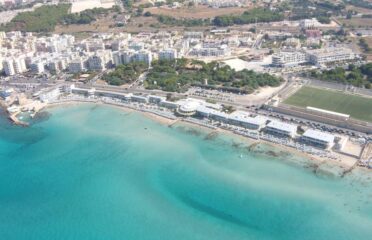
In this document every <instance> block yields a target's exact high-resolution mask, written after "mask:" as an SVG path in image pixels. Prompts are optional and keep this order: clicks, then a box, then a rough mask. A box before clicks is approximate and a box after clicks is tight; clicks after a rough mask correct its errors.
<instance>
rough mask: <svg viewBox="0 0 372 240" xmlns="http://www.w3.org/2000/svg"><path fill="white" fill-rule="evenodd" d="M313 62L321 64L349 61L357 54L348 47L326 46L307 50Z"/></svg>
mask: <svg viewBox="0 0 372 240" xmlns="http://www.w3.org/2000/svg"><path fill="white" fill-rule="evenodd" d="M307 54H308V55H309V60H310V62H311V63H312V64H315V65H321V64H324V63H330V62H339V61H349V60H353V59H355V58H356V55H355V54H354V52H353V51H352V50H351V49H348V48H325V49H316V50H310V51H307Z"/></svg>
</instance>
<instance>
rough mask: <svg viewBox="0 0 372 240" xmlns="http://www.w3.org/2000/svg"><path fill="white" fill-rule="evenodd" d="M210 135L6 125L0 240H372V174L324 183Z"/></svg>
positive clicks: (80, 122)
mask: <svg viewBox="0 0 372 240" xmlns="http://www.w3.org/2000/svg"><path fill="white" fill-rule="evenodd" d="M208 136H209V137H208ZM210 136H211V135H208V132H205V131H195V129H190V128H188V127H187V126H181V125H177V126H173V127H168V126H164V125H161V124H159V123H157V122H154V121H152V120H150V119H148V118H146V117H144V116H142V115H140V114H138V113H126V112H124V111H121V110H119V109H116V108H112V107H107V106H96V105H91V104H85V105H78V106H70V107H58V108H53V109H50V110H49V114H44V115H43V116H42V118H41V119H36V120H34V122H33V124H32V126H31V127H28V128H23V127H17V126H12V125H10V123H9V122H8V121H7V120H6V118H4V117H0V213H1V214H0V236H1V237H0V238H1V239H38V240H39V239H64V240H65V239H79V240H84V239H89V240H91V239H114V240H115V239H139V240H142V239H178V240H183V239H214V240H220V239H337V240H342V239H370V238H371V234H372V204H371V199H372V191H371V190H372V180H371V176H372V174H370V173H365V172H363V173H361V171H357V172H354V173H352V174H350V175H348V176H346V177H345V178H336V179H335V178H325V177H319V176H317V175H315V174H314V173H313V171H312V169H311V168H303V167H300V166H298V165H294V164H292V162H293V159H297V160H298V161H301V162H302V163H308V161H307V160H306V159H300V158H299V157H296V156H291V155H289V154H286V153H281V154H280V158H283V159H284V160H289V158H291V159H292V161H282V160H278V157H274V156H273V154H272V153H269V154H265V152H266V153H267V152H268V151H273V152H280V150H278V149H269V148H270V147H269V146H266V145H259V146H256V147H254V148H249V143H248V142H242V141H241V140H240V138H235V137H231V136H227V135H217V136H213V137H210ZM310 165H311V164H310Z"/></svg>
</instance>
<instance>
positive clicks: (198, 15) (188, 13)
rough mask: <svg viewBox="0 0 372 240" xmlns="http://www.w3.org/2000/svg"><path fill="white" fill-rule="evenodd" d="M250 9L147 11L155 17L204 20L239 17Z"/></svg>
mask: <svg viewBox="0 0 372 240" xmlns="http://www.w3.org/2000/svg"><path fill="white" fill-rule="evenodd" d="M248 9H249V8H247V7H245V8H243V7H231V8H210V7H208V6H197V7H181V8H168V7H152V8H146V10H145V11H149V12H151V13H152V14H155V15H166V16H170V17H174V18H190V19H202V18H213V17H216V16H220V15H239V14H242V13H243V12H244V11H246V10H248Z"/></svg>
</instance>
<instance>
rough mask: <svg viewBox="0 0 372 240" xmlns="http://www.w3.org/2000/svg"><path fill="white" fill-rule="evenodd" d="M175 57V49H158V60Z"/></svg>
mask: <svg viewBox="0 0 372 240" xmlns="http://www.w3.org/2000/svg"><path fill="white" fill-rule="evenodd" d="M176 58H177V50H176V49H164V50H161V51H159V60H174V59H176Z"/></svg>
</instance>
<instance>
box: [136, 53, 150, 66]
mask: <svg viewBox="0 0 372 240" xmlns="http://www.w3.org/2000/svg"><path fill="white" fill-rule="evenodd" d="M132 62H145V63H146V64H147V65H149V66H150V65H151V62H152V53H151V52H149V51H140V52H136V53H135V54H134V55H133V56H132Z"/></svg>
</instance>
